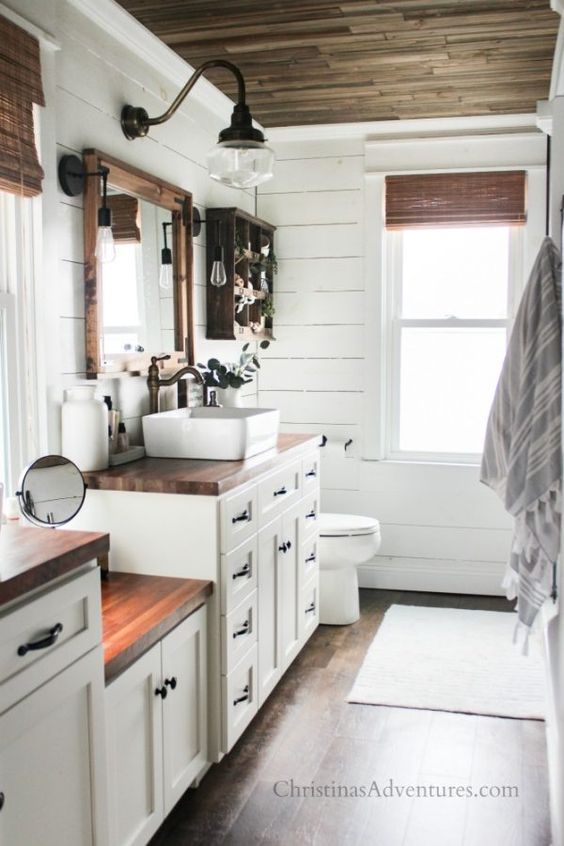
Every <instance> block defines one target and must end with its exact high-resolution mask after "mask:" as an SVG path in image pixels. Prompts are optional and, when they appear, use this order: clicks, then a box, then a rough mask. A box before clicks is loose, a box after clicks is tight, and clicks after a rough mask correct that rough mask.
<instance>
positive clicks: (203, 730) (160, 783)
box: [106, 606, 208, 846]
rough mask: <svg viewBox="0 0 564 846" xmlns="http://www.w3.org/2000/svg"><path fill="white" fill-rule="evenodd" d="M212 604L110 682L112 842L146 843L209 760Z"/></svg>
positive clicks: (121, 844) (117, 844) (127, 845)
mask: <svg viewBox="0 0 564 846" xmlns="http://www.w3.org/2000/svg"><path fill="white" fill-rule="evenodd" d="M206 614H207V609H206V606H202V607H201V608H199V609H198V610H197V611H195V612H194V613H193V614H191V615H190V616H189V617H187V618H186V619H185V620H184V621H183V622H181V623H179V625H178V626H176V628H174V629H173V630H172V631H171V632H170V633H169V634H167V635H166V636H165V637H164V638H163V640H162V641H160V642H159V643H157V644H155V646H153V647H152V648H151V649H150V650H149V651H148V652H146V653H145V654H144V655H143V656H142V657H141V658H138V659H137V661H135V663H134V664H132V665H131V666H130V667H128V669H126V670H125V671H124V672H123V673H122V674H121V675H120V676H118V677H117V678H116V679H115V681H113V682H112V683H111V684H109V685H108V687H107V688H106V722H107V757H108V785H109V797H110V798H109V803H110V843H111V844H112V846H142V844H145V843H147V842H148V840H149V839H150V838H151V837H152V835H153V834H154V833H155V832H156V831H157V829H158V828H159V826H160V825H161V823H162V822H163V820H164V818H165V817H166V815H167V814H168V813H169V812H170V811H171V810H172V808H173V807H174V805H175V804H176V803H177V801H178V800H179V799H180V797H181V796H182V794H183V793H184V792H185V790H186V789H187V788H188V787H189V786H190V784H192V782H193V781H194V779H196V778H197V777H198V776H199V775H200V774H201V773H202V771H203V770H204V769H205V768H206V766H207V761H208V756H207V674H206V667H207V650H206V641H207V632H206V622H207V620H206Z"/></svg>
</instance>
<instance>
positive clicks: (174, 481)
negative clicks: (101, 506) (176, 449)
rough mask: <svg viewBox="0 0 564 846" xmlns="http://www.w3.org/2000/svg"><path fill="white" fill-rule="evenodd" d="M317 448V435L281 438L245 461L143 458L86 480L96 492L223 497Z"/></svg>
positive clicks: (86, 476) (87, 475) (86, 475)
mask: <svg viewBox="0 0 564 846" xmlns="http://www.w3.org/2000/svg"><path fill="white" fill-rule="evenodd" d="M318 445H319V436H317V435H280V437H279V438H278V446H277V447H276V449H271V450H268V451H267V452H261V453H259V455H255V456H253V457H252V458H247V459H246V460H244V461H202V460H199V459H190V458H141V459H140V460H139V461H132V462H131V464H121V465H118V466H117V467H111V468H110V469H108V470H98V471H97V472H95V473H85V474H84V478H85V480H86V484H87V485H88V487H89V488H90V489H94V490H104V491H142V492H144V493H172V494H199V495H200V496H202V495H203V496H221V494H224V493H227V491H230V490H232V489H233V488H236V487H238V486H239V485H243V484H245V483H246V482H252V481H253V479H255V478H257V477H258V476H260V475H262V474H263V473H267V472H268V471H270V470H275V469H276V468H277V467H278V466H279V465H280V464H282V463H284V461H288V460H289V459H292V458H293V457H294V456H295V457H296V458H298V457H300V455H302V454H303V453H306V452H308V451H311V450H312V449H315V448H316V447H317V446H318Z"/></svg>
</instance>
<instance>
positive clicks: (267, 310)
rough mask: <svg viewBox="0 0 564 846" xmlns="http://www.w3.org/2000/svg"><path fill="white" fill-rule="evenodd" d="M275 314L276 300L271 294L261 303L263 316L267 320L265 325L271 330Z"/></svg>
mask: <svg viewBox="0 0 564 846" xmlns="http://www.w3.org/2000/svg"><path fill="white" fill-rule="evenodd" d="M275 314H276V309H275V308H274V299H273V297H272V294H270V295H269V296H268V297H266V298H265V299H264V300H263V301H262V303H261V316H262V317H264V318H265V324H266V326H268V327H269V328H272V318H273V317H274V315H275Z"/></svg>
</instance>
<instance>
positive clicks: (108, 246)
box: [96, 226, 116, 262]
mask: <svg viewBox="0 0 564 846" xmlns="http://www.w3.org/2000/svg"><path fill="white" fill-rule="evenodd" d="M115 257H116V245H115V243H114V236H113V233H112V227H111V226H99V227H98V234H97V236H96V258H97V259H98V261H101V262H107V261H113V260H114V259H115Z"/></svg>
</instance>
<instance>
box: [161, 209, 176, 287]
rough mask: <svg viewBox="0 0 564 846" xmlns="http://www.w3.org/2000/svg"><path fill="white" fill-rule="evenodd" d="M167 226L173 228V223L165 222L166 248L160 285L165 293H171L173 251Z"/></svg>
mask: <svg viewBox="0 0 564 846" xmlns="http://www.w3.org/2000/svg"><path fill="white" fill-rule="evenodd" d="M167 226H172V222H171V221H170V220H169V221H166V220H165V221H164V222H163V239H164V247H163V248H162V250H161V270H160V273H159V285H160V286H161V288H162V289H163V291H170V289H171V288H172V281H173V280H172V250H171V249H170V247H169V246H168V244H167V241H166V228H167Z"/></svg>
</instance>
